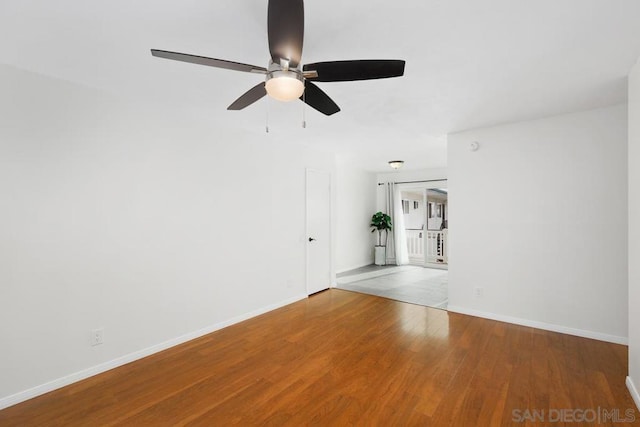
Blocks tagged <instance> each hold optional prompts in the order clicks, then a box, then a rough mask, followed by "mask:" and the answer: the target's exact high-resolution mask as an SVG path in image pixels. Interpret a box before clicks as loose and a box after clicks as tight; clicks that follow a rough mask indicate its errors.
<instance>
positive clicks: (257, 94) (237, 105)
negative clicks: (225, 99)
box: [227, 82, 267, 110]
mask: <svg viewBox="0 0 640 427" xmlns="http://www.w3.org/2000/svg"><path fill="white" fill-rule="evenodd" d="M266 94H267V90H266V89H265V88H264V82H260V83H258V84H257V85H255V86H254V87H252V88H251V89H249V90H248V91H247V92H245V94H244V95H242V96H241V97H240V98H238V99H236V100H235V101H234V102H233V104H231V105H229V107H227V110H242V109H243V108H246V107H248V106H249V105H251V104H253V103H254V102H256V101H257V100H259V99H261V98H262V97H263V96H265V95H266Z"/></svg>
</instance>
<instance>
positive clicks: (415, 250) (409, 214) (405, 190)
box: [336, 180, 449, 310]
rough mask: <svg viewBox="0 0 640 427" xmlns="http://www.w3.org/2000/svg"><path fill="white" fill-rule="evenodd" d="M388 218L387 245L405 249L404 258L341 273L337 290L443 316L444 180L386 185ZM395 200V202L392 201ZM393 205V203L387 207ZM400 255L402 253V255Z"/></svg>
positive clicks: (445, 252) (445, 294) (445, 258)
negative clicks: (414, 306) (392, 231)
mask: <svg viewBox="0 0 640 427" xmlns="http://www.w3.org/2000/svg"><path fill="white" fill-rule="evenodd" d="M393 185H395V186H396V187H395V189H393V191H391V190H388V191H387V194H386V201H387V212H388V214H389V215H391V216H392V222H393V224H394V226H395V227H398V228H401V230H402V231H404V233H399V234H398V235H397V236H396V235H394V238H392V239H391V241H392V243H395V242H396V239H395V237H398V236H402V237H398V238H397V244H398V245H404V244H406V252H405V253H406V254H408V261H409V262H408V264H409V265H407V257H403V259H402V261H399V260H398V256H397V252H395V251H396V249H397V248H396V246H395V244H394V246H393V247H392V253H393V254H394V257H393V258H392V259H391V260H390V259H389V257H388V258H387V261H388V264H387V265H385V266H381V267H378V266H373V265H372V266H368V267H364V268H360V269H357V270H352V271H347V272H342V273H340V274H339V275H338V276H337V278H336V281H337V287H338V288H340V289H345V290H349V291H354V292H360V293H365V294H370V295H377V296H381V297H385V298H391V299H395V300H398V301H403V302H408V303H412V304H420V305H425V306H428V307H433V308H439V309H444V310H446V309H447V307H448V304H449V290H448V288H449V286H448V278H449V274H448V271H447V270H448V262H449V257H448V229H449V221H448V218H449V203H448V198H449V197H448V196H449V194H448V190H447V181H446V180H437V181H421V182H407V183H387V188H392V187H393ZM392 196H393V197H392ZM390 200H393V203H390V202H389V201H390ZM401 251H404V249H401Z"/></svg>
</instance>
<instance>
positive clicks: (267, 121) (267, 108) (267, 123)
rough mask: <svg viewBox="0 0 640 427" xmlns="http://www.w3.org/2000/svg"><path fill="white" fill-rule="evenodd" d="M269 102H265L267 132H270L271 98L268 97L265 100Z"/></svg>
mask: <svg viewBox="0 0 640 427" xmlns="http://www.w3.org/2000/svg"><path fill="white" fill-rule="evenodd" d="M265 101H267V102H265V105H266V106H267V107H266V109H265V110H266V117H265V127H264V128H265V130H266V131H267V133H269V98H268V97H267V99H266V100H265Z"/></svg>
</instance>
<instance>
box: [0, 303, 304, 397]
mask: <svg viewBox="0 0 640 427" xmlns="http://www.w3.org/2000/svg"><path fill="white" fill-rule="evenodd" d="M305 298H307V295H304V294H303V295H297V296H295V297H292V298H287V299H286V300H284V301H280V302H277V303H274V304H270V305H268V306H266V307H262V308H259V309H257V310H254V311H251V312H249V313H245V314H241V315H239V316H235V317H232V318H231V319H228V320H224V321H222V322H219V323H216V324H214V325H211V326H207V327H205V328H202V329H199V330H197V331H194V332H190V333H188V334H185V335H182V336H179V337H176V338H173V339H170V340H168V341H165V342H162V343H160V344H156V345H153V346H151V347H147V348H145V349H142V350H138V351H134V352H133V353H129V354H126V355H124V356H121V357H118V358H116V359H113V360H110V361H108V362H104V363H101V364H99V365H96V366H92V367H90V368H87V369H84V370H82V371H79V372H75V373H73V374H70V375H67V376H65V377H62V378H58V379H55V380H53V381H49V382H47V383H44V384H41V385H38V386H36V387H33V388H30V389H27V390H24V391H21V392H18V393H16V394H13V395H10V396H7V397H3V398H0V409H4V408H8V407H9V406H13V405H15V404H18V403H20V402H24V401H25V400H29V399H32V398H34V397H37V396H40V395H42V394H45V393H49V392H50V391H53V390H56V389H59V388H62V387H65V386H67V385H69V384H73V383H75V382H78V381H81V380H84V379H86V378H89V377H92V376H94V375H98V374H101V373H103V372H106V371H109V370H111V369H113V368H117V367H118V366H122V365H125V364H127V363H130V362H133V361H135V360H138V359H142V358H143V357H147V356H150V355H152V354H154V353H158V352H160V351H163V350H166V349H168V348H171V347H175V346H177V345H180V344H183V343H185V342H187V341H191V340H193V339H196V338H200V337H201V336H204V335H207V334H210V333H212V332H215V331H217V330H219V329H222V328H226V327H227V326H231V325H233V324H235V323H240V322H242V321H244V320H247V319H250V318H252V317H256V316H259V315H261V314H264V313H266V312H268V311H272V310H275V309H277V308H280V307H284V306H285V305H289V304H292V303H294V302H296V301H300V300H303V299H305Z"/></svg>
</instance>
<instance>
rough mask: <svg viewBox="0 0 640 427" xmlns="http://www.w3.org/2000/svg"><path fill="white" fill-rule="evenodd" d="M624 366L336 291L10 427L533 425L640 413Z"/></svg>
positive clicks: (619, 357) (38, 407) (178, 350)
mask: <svg viewBox="0 0 640 427" xmlns="http://www.w3.org/2000/svg"><path fill="white" fill-rule="evenodd" d="M626 373H627V348H626V347H625V346H620V345H615V344H609V343H604V342H600V341H594V340H589V339H584V338H578V337H573V336H569V335H562V334H558V333H552V332H546V331H541V330H537V329H532V328H527V327H521V326H515V325H510V324H507V323H500V322H496V321H491V320H485V319H480V318H474V317H469V316H464V315H459V314H454V313H447V312H446V311H442V310H435V309H430V308H426V307H422V306H418V305H411V304H406V303H401V302H397V301H392V300H388V299H384V298H380V297H375V296H369V295H362V294H357V293H352V292H348V291H341V290H335V289H334V290H330V291H326V292H322V293H320V294H317V295H315V296H313V297H311V298H309V299H308V300H304V301H300V302H298V303H295V304H291V305H289V306H286V307H283V308H281V309H279V310H275V311H273V312H270V313H267V314H264V315H262V316H259V317H256V318H253V319H250V320H247V321H245V322H242V323H239V324H237V325H234V326H231V327H228V328H226V329H223V330H220V331H217V332H215V333H212V334H210V335H207V336H205V337H202V338H200V339H197V340H194V341H191V342H189V343H186V344H183V345H181V346H178V347H174V348H172V349H169V350H167V351H164V352H162V353H158V354H155V355H153V356H150V357H147V358H145V359H143V360H140V361H137V362H134V363H131V364H128V365H125V366H123V367H120V368H117V369H114V370H112V371H109V372H106V373H104V374H101V375H98V376H95V377H93V378H90V379H87V380H85V381H82V382H79V383H76V384H73V385H71V386H68V387H65V388H63V389H60V390H57V391H54V392H52V393H49V394H47V395H44V396H40V397H38V398H35V399H32V400H30V401H27V402H24V403H21V404H19V405H16V406H13V407H10V408H7V409H5V410H3V411H0V425H2V426H14V425H15V426H55V425H65V426H68V425H71V426H75V425H79V426H80V425H87V426H114V425H134V426H141V425H154V426H156V425H194V426H196V425H203V426H212V425H221V426H224V425H243V426H248V425H291V426H301V425H323V426H324V425H336V426H343V425H352V424H356V425H384V426H390V425H401V426H405V425H407V426H410V425H420V426H448V425H452V426H474V425H487V426H493V425H533V424H535V423H533V422H529V421H527V420H526V419H524V418H523V414H525V412H524V411H525V410H529V411H531V414H532V415H533V414H534V412H533V411H534V410H538V411H541V410H544V411H549V409H583V410H584V409H593V410H596V408H598V407H601V408H604V409H606V410H608V411H611V410H614V409H619V415H620V417H621V418H624V417H625V411H626V410H627V409H633V410H634V411H635V412H634V414H635V417H636V418H637V419H638V420H639V421H640V413H639V412H638V411H637V410H635V406H634V404H633V401H632V400H631V397H630V396H629V394H628V391H627V390H626V387H625V376H626ZM514 410H516V411H521V412H516V413H515V414H516V415H517V416H518V417H519V420H523V422H522V423H518V422H514V418H513V415H514V412H513V411H514ZM588 414H590V413H588ZM549 415H552V414H549V413H548V412H546V413H545V414H544V416H545V417H548V416H549ZM556 416H557V413H556ZM574 416H575V414H574ZM546 419H547V420H548V418H546ZM565 419H566V418H565ZM519 420H516V421H519ZM539 424H540V425H542V424H544V425H563V424H562V423H548V422H547V423H539ZM567 425H584V423H574V424H571V423H568V424H567ZM592 425H599V424H597V423H592ZM602 425H616V426H617V425H640V422H638V421H636V422H635V423H633V424H628V423H627V424H625V423H615V424H612V423H610V422H609V423H603V424H602Z"/></svg>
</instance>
